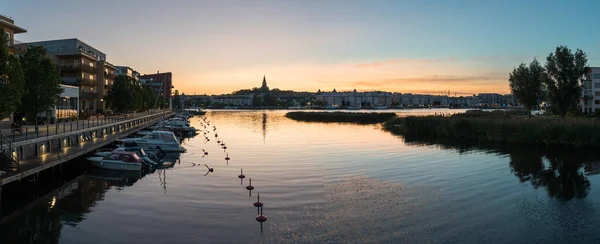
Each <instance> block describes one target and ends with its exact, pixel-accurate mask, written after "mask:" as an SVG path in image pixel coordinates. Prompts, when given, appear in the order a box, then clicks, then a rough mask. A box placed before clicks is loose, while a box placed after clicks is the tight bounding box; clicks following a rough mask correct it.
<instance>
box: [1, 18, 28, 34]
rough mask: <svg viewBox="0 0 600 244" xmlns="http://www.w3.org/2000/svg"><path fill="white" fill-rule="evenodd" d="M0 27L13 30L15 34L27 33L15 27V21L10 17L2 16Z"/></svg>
mask: <svg viewBox="0 0 600 244" xmlns="http://www.w3.org/2000/svg"><path fill="white" fill-rule="evenodd" d="M0 25H2V26H5V27H6V28H9V29H12V30H13V31H14V33H15V34H19V33H25V32H27V30H25V29H23V28H21V27H18V26H16V25H15V21H14V20H13V19H11V18H9V17H6V16H4V15H1V14H0Z"/></svg>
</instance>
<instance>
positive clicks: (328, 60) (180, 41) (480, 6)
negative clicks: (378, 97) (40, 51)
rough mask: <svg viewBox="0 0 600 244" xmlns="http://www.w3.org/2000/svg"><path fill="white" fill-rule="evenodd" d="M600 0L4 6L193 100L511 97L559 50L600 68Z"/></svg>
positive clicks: (30, 28)
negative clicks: (255, 95) (525, 66)
mask: <svg viewBox="0 0 600 244" xmlns="http://www.w3.org/2000/svg"><path fill="white" fill-rule="evenodd" d="M599 10H600V1H597V0H595V1H594V0H592V1H577V0H573V1H553V0H545V1H538V0H527V1H523V0H517V1H514V0H503V1H497V0H494V1H488V0H420V1H419V0H415V1H402V0H395V1H378V0H364V1H363V0H343V1H342V0H303V1H299V0H279V1H270V0H269V1H267V0H264V1H261V0H255V1H248V0H242V1H233V0H218V1H217V0H214V1H209V0H197V1H196V0H170V1H164V0H160V1H155V0H139V1H138V0H135V1H134V0H104V1H75V0H71V1H69V0H53V1H46V0H39V1H34V0H7V1H2V3H0V13H1V14H3V15H5V16H9V17H12V18H13V19H14V20H15V24H16V25H18V26H20V27H23V28H25V29H27V33H24V34H19V35H16V36H15V39H16V40H19V41H23V42H29V41H43V40H53V39H64V38H78V39H80V40H82V41H83V42H85V43H87V44H89V45H91V46H93V47H94V48H96V49H99V50H100V51H102V52H104V53H106V55H107V60H108V61H109V62H110V63H112V64H114V65H121V66H130V67H132V68H133V69H135V70H137V71H138V72H140V73H141V74H150V73H155V72H157V71H160V72H172V73H173V83H174V86H175V88H176V89H177V90H179V91H180V92H183V93H186V94H194V93H195V94H226V93H230V92H232V91H235V90H239V89H244V88H252V87H258V86H260V85H261V82H262V78H263V75H266V78H267V82H268V85H269V87H270V88H279V89H282V90H296V91H311V92H316V91H317V90H319V89H320V90H322V91H331V90H333V89H334V88H335V89H336V90H337V91H342V90H352V89H356V90H359V91H371V90H380V91H390V92H402V93H427V94H441V93H443V94H446V93H447V92H448V91H449V92H450V94H451V95H463V94H464V95H466V94H474V93H482V92H496V93H510V89H509V87H508V74H509V73H510V72H511V71H512V69H513V68H514V67H516V66H518V65H519V64H520V63H521V62H530V61H531V60H533V59H534V58H537V59H538V60H540V62H542V63H544V62H545V59H546V57H547V56H548V54H549V53H551V52H553V51H554V50H555V48H556V47H557V46H559V45H566V46H568V47H569V48H571V49H572V50H573V51H575V50H576V49H578V48H579V49H582V50H583V51H584V52H586V54H587V56H588V64H589V65H590V66H600V32H599V31H597V29H598V24H600V19H599V18H598V17H597V16H598V15H597V14H598V11H599Z"/></svg>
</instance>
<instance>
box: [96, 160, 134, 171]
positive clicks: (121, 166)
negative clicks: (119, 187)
mask: <svg viewBox="0 0 600 244" xmlns="http://www.w3.org/2000/svg"><path fill="white" fill-rule="evenodd" d="M88 161H89V162H90V164H91V165H92V166H94V167H97V168H101V169H109V170H122V171H140V170H142V163H129V162H112V161H107V160H103V158H102V157H90V158H88Z"/></svg>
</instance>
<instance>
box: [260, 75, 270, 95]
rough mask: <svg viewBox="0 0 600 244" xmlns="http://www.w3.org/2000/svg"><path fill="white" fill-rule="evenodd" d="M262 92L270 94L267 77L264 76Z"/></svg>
mask: <svg viewBox="0 0 600 244" xmlns="http://www.w3.org/2000/svg"><path fill="white" fill-rule="evenodd" d="M260 91H261V92H263V93H264V92H269V87H268V86H267V77H266V76H263V82H262V86H261V87H260Z"/></svg>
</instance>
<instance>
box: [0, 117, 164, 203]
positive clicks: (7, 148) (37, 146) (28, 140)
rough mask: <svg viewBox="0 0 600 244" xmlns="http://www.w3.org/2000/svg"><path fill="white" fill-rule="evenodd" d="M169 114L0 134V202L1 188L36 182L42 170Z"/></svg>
mask: <svg viewBox="0 0 600 244" xmlns="http://www.w3.org/2000/svg"><path fill="white" fill-rule="evenodd" d="M173 115H175V113H174V112H172V111H170V110H163V111H155V112H147V113H141V114H135V115H133V114H130V115H126V116H122V117H119V118H112V119H102V120H100V119H96V120H95V121H93V122H92V123H90V120H87V121H76V123H77V125H75V126H74V125H73V123H65V124H63V125H62V128H60V125H48V126H47V127H46V134H43V133H42V134H40V133H39V131H40V129H39V128H38V130H37V132H36V133H35V136H31V135H19V136H18V137H17V136H15V135H6V134H4V133H0V166H1V167H2V168H0V202H1V201H2V198H1V195H2V186H3V185H6V184H9V183H11V182H14V181H19V180H21V179H25V178H27V179H28V180H31V181H33V180H35V181H37V178H38V177H37V174H39V173H40V172H42V171H44V170H48V169H53V168H54V167H57V166H58V167H62V163H64V162H67V161H69V160H72V159H74V158H77V157H80V156H83V155H85V154H87V153H89V152H91V151H94V150H96V149H98V148H100V147H103V146H105V145H107V144H109V143H112V142H114V141H115V140H116V139H118V138H121V137H125V136H127V135H130V134H132V133H135V132H137V131H139V130H141V129H143V128H146V127H148V126H151V125H153V124H155V123H158V122H159V121H161V120H164V119H166V118H169V117H172V116H173ZM42 127H44V126H42ZM51 128H52V129H54V130H53V132H54V133H51V131H52V129H51ZM59 128H60V129H59ZM25 136H27V137H25Z"/></svg>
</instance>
